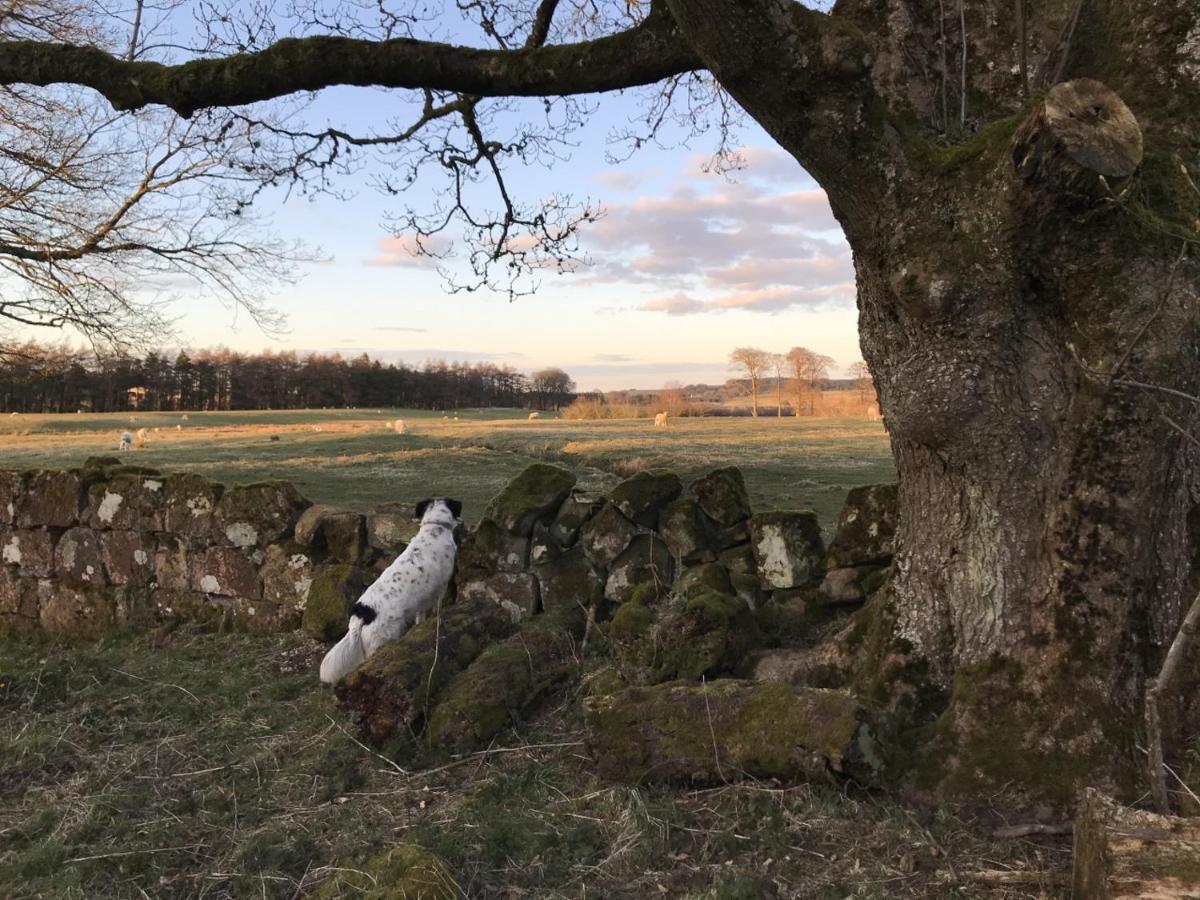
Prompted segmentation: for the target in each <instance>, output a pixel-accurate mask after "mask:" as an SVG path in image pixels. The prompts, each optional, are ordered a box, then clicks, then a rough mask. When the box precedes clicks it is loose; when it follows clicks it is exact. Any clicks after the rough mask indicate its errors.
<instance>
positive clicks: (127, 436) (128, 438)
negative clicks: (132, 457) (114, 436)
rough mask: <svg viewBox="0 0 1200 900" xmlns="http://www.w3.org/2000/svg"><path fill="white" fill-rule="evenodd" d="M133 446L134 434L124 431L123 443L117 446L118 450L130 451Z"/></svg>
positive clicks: (122, 434)
mask: <svg viewBox="0 0 1200 900" xmlns="http://www.w3.org/2000/svg"><path fill="white" fill-rule="evenodd" d="M132 446H133V432H131V431H122V432H121V443H120V444H118V445H117V449H118V450H128V449H129V448H130V447H132Z"/></svg>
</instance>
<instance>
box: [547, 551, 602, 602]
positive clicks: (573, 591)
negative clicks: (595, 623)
mask: <svg viewBox="0 0 1200 900" xmlns="http://www.w3.org/2000/svg"><path fill="white" fill-rule="evenodd" d="M533 574H534V577H536V578H537V580H538V585H539V593H540V595H541V598H542V608H543V609H544V610H546V611H553V610H557V609H561V608H570V609H579V608H583V609H593V608H595V607H596V606H597V605H599V603H600V602H601V601H602V600H603V599H604V579H603V578H602V577H601V575H600V573H599V572H598V571H597V570H596V568H595V567H594V566H593V565H592V564H591V563H590V562H589V561H588V558H587V555H586V554H585V553H584V552H583V548H582V547H573V548H572V549H570V550H568V551H567V552H566V553H563V554H562V555H561V556H559V557H558V558H557V559H553V560H551V561H550V562H548V563H544V564H543V565H540V566H534V568H533Z"/></svg>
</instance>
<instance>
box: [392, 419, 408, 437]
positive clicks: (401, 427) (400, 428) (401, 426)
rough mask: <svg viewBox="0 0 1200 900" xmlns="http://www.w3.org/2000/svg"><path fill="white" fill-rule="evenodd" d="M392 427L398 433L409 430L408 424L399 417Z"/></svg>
mask: <svg viewBox="0 0 1200 900" xmlns="http://www.w3.org/2000/svg"><path fill="white" fill-rule="evenodd" d="M392 429H393V430H394V431H395V432H396V434H404V433H405V432H406V431H408V426H407V425H405V424H404V420H403V419H397V420H396V421H395V422H393V423H392Z"/></svg>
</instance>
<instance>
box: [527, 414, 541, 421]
mask: <svg viewBox="0 0 1200 900" xmlns="http://www.w3.org/2000/svg"><path fill="white" fill-rule="evenodd" d="M541 417H542V414H541V413H536V412H531V413H530V414H529V421H530V422H532V421H533V420H534V419H540V418H541Z"/></svg>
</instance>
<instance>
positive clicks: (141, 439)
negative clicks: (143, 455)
mask: <svg viewBox="0 0 1200 900" xmlns="http://www.w3.org/2000/svg"><path fill="white" fill-rule="evenodd" d="M149 440H150V432H148V431H147V430H146V429H145V428H139V429H138V430H137V432H136V433H135V434H134V435H133V446H135V447H137V448H138V449H139V450H144V449H145V448H146V444H147V443H148V442H149Z"/></svg>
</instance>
